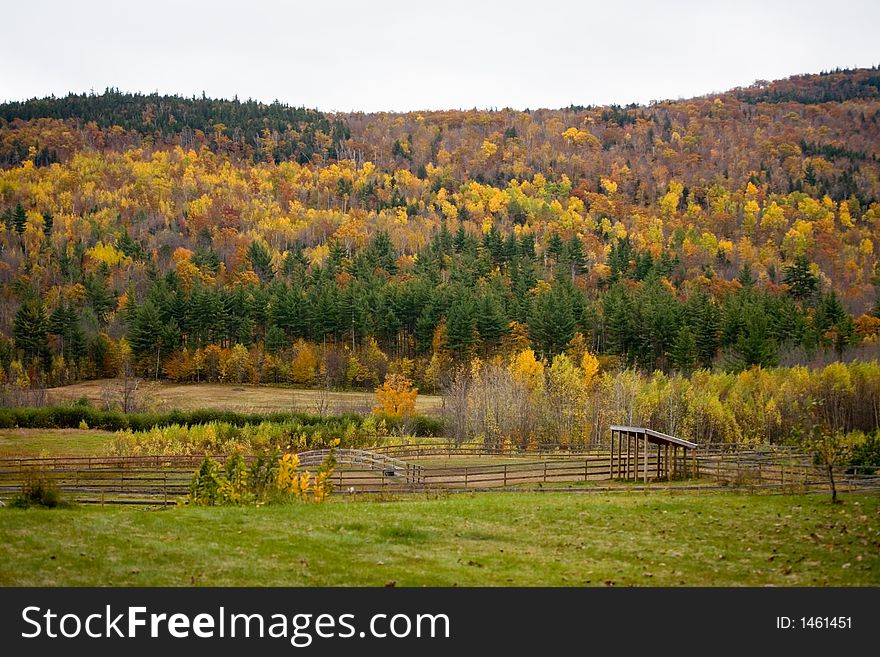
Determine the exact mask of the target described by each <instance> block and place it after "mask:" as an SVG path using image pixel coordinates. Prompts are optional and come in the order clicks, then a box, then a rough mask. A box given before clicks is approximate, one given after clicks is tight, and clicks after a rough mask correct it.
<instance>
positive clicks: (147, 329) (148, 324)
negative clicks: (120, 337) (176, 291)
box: [128, 299, 163, 379]
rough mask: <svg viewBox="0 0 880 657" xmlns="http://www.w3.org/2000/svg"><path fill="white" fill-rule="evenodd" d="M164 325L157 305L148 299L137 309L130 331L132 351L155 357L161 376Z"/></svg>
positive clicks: (156, 370) (156, 372)
mask: <svg viewBox="0 0 880 657" xmlns="http://www.w3.org/2000/svg"><path fill="white" fill-rule="evenodd" d="M162 332H163V325H162V319H161V317H160V316H159V310H158V308H156V305H155V304H154V303H153V302H152V301H151V300H149V299H148V300H147V301H145V302H144V304H143V305H142V306H141V307H140V308H138V309H137V311H136V312H135V313H134V316H133V318H132V321H131V325H130V327H129V331H128V341H129V343H130V344H131V351H132V353H133V354H134V355H135V356H138V357H140V358H145V359H146V358H149V359H151V360H152V359H155V376H156V378H157V379H158V378H159V363H160V360H161V355H162V342H163V339H162V338H163V333H162Z"/></svg>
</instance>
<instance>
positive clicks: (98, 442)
mask: <svg viewBox="0 0 880 657" xmlns="http://www.w3.org/2000/svg"><path fill="white" fill-rule="evenodd" d="M112 440H113V432H112V431H100V430H97V429H87V430H81V429H0V456H95V455H98V454H105V453H107V450H108V449H109V448H110V443H111V442H112Z"/></svg>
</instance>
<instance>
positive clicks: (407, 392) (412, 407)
mask: <svg viewBox="0 0 880 657" xmlns="http://www.w3.org/2000/svg"><path fill="white" fill-rule="evenodd" d="M418 395H419V389H418V388H414V387H413V384H412V381H410V380H409V379H408V378H406V377H405V376H403V375H402V374H388V375H387V376H386V377H385V382H384V383H383V384H382V385H381V386H379V388H377V389H376V406H375V407H374V408H373V413H376V414H377V415H385V416H387V417H389V418H393V419H395V420H400V421H401V430H403V429H404V428H405V425H406V422H407V420H409V419H410V418H412V417H413V416H414V415H415V414H416V397H418Z"/></svg>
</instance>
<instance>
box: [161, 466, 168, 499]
mask: <svg viewBox="0 0 880 657" xmlns="http://www.w3.org/2000/svg"><path fill="white" fill-rule="evenodd" d="M162 474H163V478H162V479H163V481H162V506H168V473H167V472H164V473H162Z"/></svg>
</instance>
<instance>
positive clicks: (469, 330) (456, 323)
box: [446, 294, 477, 358]
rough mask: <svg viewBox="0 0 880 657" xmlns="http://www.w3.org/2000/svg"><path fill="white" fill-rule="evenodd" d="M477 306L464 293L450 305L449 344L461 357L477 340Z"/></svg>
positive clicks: (447, 320) (448, 322)
mask: <svg viewBox="0 0 880 657" xmlns="http://www.w3.org/2000/svg"><path fill="white" fill-rule="evenodd" d="M476 328H477V317H476V306H475V305H474V302H473V299H472V298H471V297H470V295H468V294H463V295H461V296H460V297H459V298H457V299H456V301H455V302H454V303H453V304H452V306H450V308H449V313H448V314H447V316H446V332H447V339H448V342H447V344H448V345H449V348H450V349H451V350H452V351H455V352H456V353H457V354H458V356H459V358H464V357H465V356H466V355H467V353H468V352H469V350H470V349H471V347H472V346H473V345H474V343H475V342H476V338H477V336H476Z"/></svg>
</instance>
